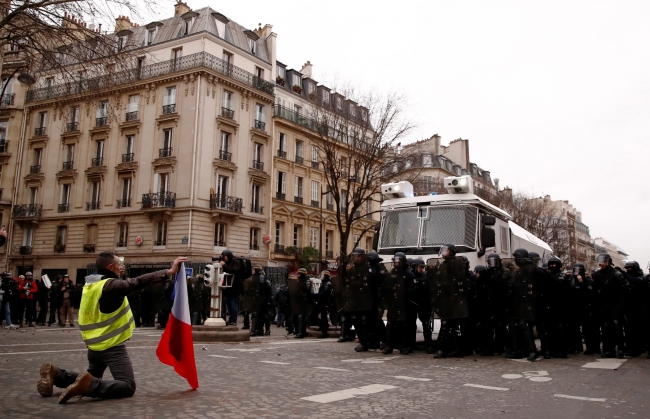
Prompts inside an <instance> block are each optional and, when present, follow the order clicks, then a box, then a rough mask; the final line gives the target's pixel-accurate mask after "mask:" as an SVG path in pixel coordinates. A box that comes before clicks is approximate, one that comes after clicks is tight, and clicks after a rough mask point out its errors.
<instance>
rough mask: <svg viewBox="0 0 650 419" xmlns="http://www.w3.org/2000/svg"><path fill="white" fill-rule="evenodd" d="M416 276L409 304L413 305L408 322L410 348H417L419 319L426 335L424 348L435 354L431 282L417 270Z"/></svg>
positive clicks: (424, 273)
mask: <svg viewBox="0 0 650 419" xmlns="http://www.w3.org/2000/svg"><path fill="white" fill-rule="evenodd" d="M413 275H414V289H413V293H412V298H410V299H409V301H408V303H410V304H411V307H410V309H409V310H407V311H408V312H409V314H410V315H411V318H410V319H409V320H408V326H409V329H410V330H409V336H408V337H409V342H410V343H409V346H410V347H411V348H415V339H416V333H417V323H416V321H417V319H418V318H419V319H420V323H422V332H423V334H424V347H425V349H426V351H427V352H428V353H433V340H432V337H431V336H432V326H433V322H432V320H431V314H432V311H433V309H432V308H431V297H430V296H431V282H432V278H430V277H429V276H428V275H427V273H426V272H418V268H416V270H415V272H414V273H413Z"/></svg>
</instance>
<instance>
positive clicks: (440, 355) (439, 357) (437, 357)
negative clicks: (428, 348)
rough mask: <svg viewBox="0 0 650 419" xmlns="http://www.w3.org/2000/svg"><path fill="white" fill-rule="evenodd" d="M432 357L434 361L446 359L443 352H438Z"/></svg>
mask: <svg viewBox="0 0 650 419" xmlns="http://www.w3.org/2000/svg"><path fill="white" fill-rule="evenodd" d="M433 357H434V358H435V359H442V358H447V354H446V353H444V352H443V351H438V352H436V353H435V354H434V355H433Z"/></svg>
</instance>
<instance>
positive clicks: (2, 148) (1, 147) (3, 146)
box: [0, 140, 9, 153]
mask: <svg viewBox="0 0 650 419" xmlns="http://www.w3.org/2000/svg"><path fill="white" fill-rule="evenodd" d="M8 149H9V141H7V140H3V141H0V153H6V152H7V150H8Z"/></svg>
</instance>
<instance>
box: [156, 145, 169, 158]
mask: <svg viewBox="0 0 650 419" xmlns="http://www.w3.org/2000/svg"><path fill="white" fill-rule="evenodd" d="M171 155H172V148H171V147H169V148H161V149H159V150H158V157H171Z"/></svg>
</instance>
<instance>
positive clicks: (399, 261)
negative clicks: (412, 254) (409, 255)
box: [393, 252, 406, 267]
mask: <svg viewBox="0 0 650 419" xmlns="http://www.w3.org/2000/svg"><path fill="white" fill-rule="evenodd" d="M405 263H406V255H405V254H404V253H402V252H397V253H395V255H394V256H393V265H395V266H399V267H404V264H405Z"/></svg>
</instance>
